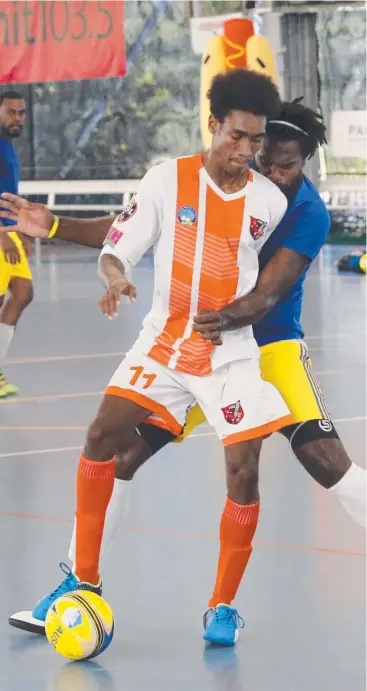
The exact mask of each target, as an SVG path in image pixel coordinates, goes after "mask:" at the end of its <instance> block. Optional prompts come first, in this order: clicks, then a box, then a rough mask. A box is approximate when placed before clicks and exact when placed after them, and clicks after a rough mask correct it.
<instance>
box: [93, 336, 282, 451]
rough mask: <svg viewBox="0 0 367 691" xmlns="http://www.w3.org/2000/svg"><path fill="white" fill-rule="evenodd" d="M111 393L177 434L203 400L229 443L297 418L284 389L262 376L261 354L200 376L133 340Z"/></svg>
mask: <svg viewBox="0 0 367 691" xmlns="http://www.w3.org/2000/svg"><path fill="white" fill-rule="evenodd" d="M106 394H109V395H112V396H122V397H123V398H127V399H129V400H131V401H134V402H135V403H137V404H138V405H140V406H142V407H143V408H146V409H147V410H150V411H151V413H152V415H150V416H149V418H148V419H147V422H148V421H149V422H150V423H151V424H153V425H157V426H158V427H163V428H164V429H168V430H169V431H170V432H172V433H173V434H174V435H175V436H178V435H179V434H180V433H181V431H182V427H183V426H184V424H185V420H186V415H187V412H188V410H189V409H190V408H191V407H192V406H193V405H195V404H196V403H198V404H199V405H200V407H201V409H202V410H203V412H204V415H205V417H206V419H207V420H208V422H209V424H210V425H212V427H213V428H214V429H215V431H216V433H217V434H218V437H219V438H220V439H223V440H224V445H225V446H226V445H229V444H235V443H237V442H240V441H246V440H248V439H257V438H259V437H266V436H268V435H269V434H271V433H272V432H276V431H277V430H279V429H281V428H282V427H285V426H286V425H290V424H292V422H293V417H292V416H291V415H290V413H289V410H288V408H287V406H286V404H285V402H284V400H283V398H282V397H281V395H280V394H279V393H278V391H277V390H276V389H275V387H274V386H272V384H268V383H267V382H265V381H264V380H263V379H262V378H261V375H260V368H259V361H258V360H257V359H247V360H236V361H235V362H230V363H229V364H227V365H223V366H222V367H219V368H218V369H217V370H215V371H214V372H212V373H211V374H208V375H206V376H204V377H197V376H194V375H192V374H185V373H183V372H176V370H173V369H169V368H168V367H165V365H161V364H160V363H159V362H156V360H152V358H150V357H148V356H147V355H143V354H142V353H141V352H140V350H138V349H137V348H136V346H133V347H132V349H131V350H130V352H129V353H128V354H127V356H126V358H125V359H124V360H123V362H122V363H121V365H120V366H119V367H118V368H117V370H116V372H115V374H114V375H113V377H112V379H111V381H110V383H109V385H108V387H107V390H106Z"/></svg>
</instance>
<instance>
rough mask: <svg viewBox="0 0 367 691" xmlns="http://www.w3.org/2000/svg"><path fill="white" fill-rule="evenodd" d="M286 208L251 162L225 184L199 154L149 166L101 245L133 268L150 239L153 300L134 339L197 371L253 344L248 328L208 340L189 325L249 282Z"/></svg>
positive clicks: (240, 354)
mask: <svg viewBox="0 0 367 691" xmlns="http://www.w3.org/2000/svg"><path fill="white" fill-rule="evenodd" d="M286 208H287V201H286V198H285V196H284V195H283V194H282V192H280V190H279V189H278V188H277V187H276V186H275V185H274V184H273V183H272V182H270V181H269V180H267V179H266V178H265V177H263V176H262V175H260V174H259V173H257V172H256V171H249V179H248V183H247V185H246V186H245V187H244V188H243V189H242V190H240V191H239V192H236V193H233V194H226V193H225V192H223V191H222V190H221V189H220V188H219V187H218V186H217V185H216V184H215V183H214V182H213V180H211V178H210V177H209V175H208V173H207V171H206V169H205V167H204V165H203V162H202V156H201V154H197V155H195V156H188V157H186V158H178V159H173V160H171V161H167V162H165V163H161V164H160V165H158V166H155V167H153V168H151V170H149V172H148V173H147V174H146V175H145V177H144V178H143V180H142V181H141V183H140V186H139V191H138V193H137V195H136V198H135V199H134V200H133V201H132V202H131V203H130V205H129V206H128V207H126V209H124V210H123V212H122V213H121V214H120V216H119V217H118V218H117V219H116V220H115V222H114V223H113V225H112V227H111V230H110V232H109V233H108V235H107V238H106V241H105V246H104V248H103V251H102V254H112V255H114V256H115V257H117V258H118V259H119V260H120V261H121V262H122V264H123V265H124V267H125V269H130V268H132V267H133V266H134V265H135V264H136V263H137V262H138V261H139V260H140V259H141V257H142V256H143V254H144V253H145V252H146V251H147V250H149V249H150V248H153V254H154V292H153V305H152V309H151V311H150V312H149V314H148V316H147V317H146V319H145V320H144V322H143V329H142V331H141V333H140V335H139V338H138V342H137V345H139V347H140V348H141V351H142V352H143V353H144V354H145V355H149V356H150V357H151V358H153V359H154V360H157V361H158V362H160V363H161V364H163V365H166V366H168V367H170V368H173V369H175V370H178V371H180V372H186V373H189V374H194V375H198V376H202V375H206V374H209V373H210V372H211V371H213V370H215V369H217V368H218V367H220V366H222V365H224V364H226V363H228V362H231V361H234V360H241V359H246V358H249V357H258V355H259V351H258V347H257V344H256V341H255V339H254V337H253V333H252V328H251V327H244V328H242V329H239V330H237V331H227V332H225V333H224V334H223V338H222V340H223V345H222V346H219V347H215V346H213V345H212V344H211V343H208V342H207V341H204V340H203V339H202V338H201V336H199V335H198V334H197V333H195V332H193V330H192V326H193V318H194V316H195V315H196V314H197V312H198V311H199V310H205V309H207V310H209V309H213V310H220V309H221V308H223V307H224V306H225V305H228V304H230V303H232V302H233V301H234V300H235V299H236V298H238V297H242V296H244V295H247V294H248V293H250V292H251V290H253V288H254V286H255V284H256V281H257V277H258V273H259V264H258V254H259V252H260V249H261V247H262V245H263V244H264V242H265V241H266V240H267V238H268V237H269V235H270V234H271V233H272V231H273V230H274V229H275V228H276V226H277V225H278V223H279V221H280V220H281V218H282V216H283V215H284V213H285V211H286Z"/></svg>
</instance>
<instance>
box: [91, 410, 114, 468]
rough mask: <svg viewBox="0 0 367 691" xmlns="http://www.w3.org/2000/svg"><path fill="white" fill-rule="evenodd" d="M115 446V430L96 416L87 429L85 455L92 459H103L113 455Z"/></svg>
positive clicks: (100, 417)
mask: <svg viewBox="0 0 367 691" xmlns="http://www.w3.org/2000/svg"><path fill="white" fill-rule="evenodd" d="M117 447H118V442H117V431H116V430H114V428H111V426H110V425H108V424H107V421H106V420H105V419H104V418H103V417H102V416H97V417H96V418H95V419H94V421H93V422H92V424H91V425H90V427H89V429H88V434H87V441H86V445H85V455H86V456H87V458H90V460H93V461H105V460H109V459H111V458H112V457H113V456H114V455H115V453H116V451H117Z"/></svg>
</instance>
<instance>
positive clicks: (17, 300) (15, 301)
mask: <svg viewBox="0 0 367 691" xmlns="http://www.w3.org/2000/svg"><path fill="white" fill-rule="evenodd" d="M25 113H26V110H25V103H24V99H23V97H22V96H21V95H20V94H18V92H17V91H5V92H4V93H2V94H0V192H13V193H14V194H17V192H18V183H19V165H18V157H17V154H16V151H15V149H14V146H13V139H16V138H17V137H20V135H21V133H22V128H23V122H24V118H25ZM1 223H2V224H3V225H5V226H7V227H9V230H10V228H11V226H12V225H13V224H14V221H11V220H9V219H6V218H4V219H2V221H1ZM30 248H31V245H30V243H29V240H28V239H25V240H24V241H22V240H21V238H20V237H19V235H18V233H17V232H9V233H1V234H0V398H5V396H10V395H12V394H15V393H17V391H18V387H16V386H14V385H13V384H9V383H8V381H7V380H6V378H5V375H4V372H3V369H2V368H3V364H4V360H5V356H6V353H7V351H8V349H9V346H10V343H11V341H12V338H13V335H14V331H15V327H16V325H17V323H18V321H19V318H20V316H21V314H22V312H23V310H24V309H25V307H26V306H27V305H29V303H30V302H31V301H32V299H33V286H32V275H31V271H30V268H29V264H28V260H27V254H29V253H30ZM7 294H8V297H7V299H5V297H6V295H7Z"/></svg>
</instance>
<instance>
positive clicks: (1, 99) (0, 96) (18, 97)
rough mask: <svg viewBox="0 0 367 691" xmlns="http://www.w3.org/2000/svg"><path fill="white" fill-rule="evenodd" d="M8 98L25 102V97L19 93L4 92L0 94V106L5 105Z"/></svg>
mask: <svg viewBox="0 0 367 691" xmlns="http://www.w3.org/2000/svg"><path fill="white" fill-rule="evenodd" d="M6 98H9V99H10V98H11V99H14V100H18V101H20V100H23V98H24V96H21V94H20V93H19V92H18V91H3V93H2V94H0V106H1V105H2V104H3V103H4V101H5V99H6Z"/></svg>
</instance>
